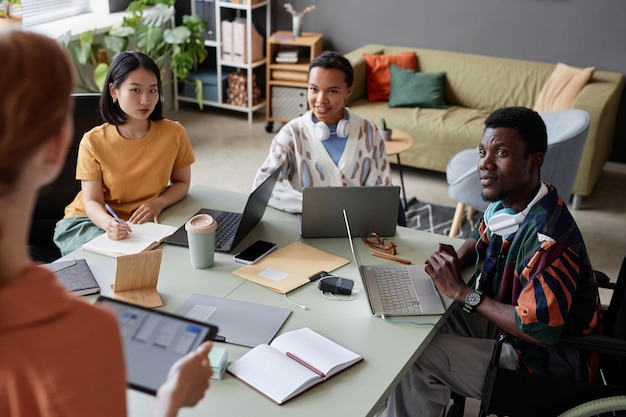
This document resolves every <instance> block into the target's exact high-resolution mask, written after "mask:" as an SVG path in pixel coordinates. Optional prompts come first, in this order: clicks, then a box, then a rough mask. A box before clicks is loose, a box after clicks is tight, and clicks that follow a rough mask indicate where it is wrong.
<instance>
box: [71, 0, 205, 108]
mask: <svg viewBox="0 0 626 417" xmlns="http://www.w3.org/2000/svg"><path fill="white" fill-rule="evenodd" d="M174 3H175V0H134V1H133V2H131V3H130V4H129V5H128V8H127V9H126V12H127V13H128V14H127V16H126V17H124V20H123V22H122V23H121V24H120V25H117V26H114V27H113V28H111V30H109V31H108V33H106V34H105V35H104V36H102V43H100V42H95V40H94V35H95V34H94V32H93V31H91V32H84V33H82V34H81V35H80V37H79V40H78V43H77V44H76V45H74V47H73V48H72V49H71V53H72V55H73V57H74V59H75V61H76V63H77V65H78V66H88V67H92V68H93V80H88V79H87V78H86V77H85V76H84V75H83V76H81V75H80V72H81V71H78V72H79V80H80V83H81V85H80V87H81V88H82V89H84V90H86V91H97V92H100V91H102V88H103V84H104V79H105V77H106V73H107V71H108V69H109V64H110V57H111V56H113V55H115V54H116V53H119V52H122V51H127V50H131V49H132V50H136V51H140V52H143V53H145V54H146V55H148V56H149V57H150V58H152V59H153V60H154V61H155V62H156V64H157V65H158V66H159V68H161V71H162V74H161V78H162V79H163V81H164V82H166V81H167V80H168V79H169V77H168V73H167V71H170V70H171V71H172V73H173V74H174V76H176V77H177V78H178V79H180V80H184V79H185V77H187V75H188V74H189V72H190V71H191V70H192V69H193V68H194V66H195V65H196V64H198V63H201V62H202V61H204V59H205V58H206V56H207V52H206V49H205V47H204V38H203V37H202V35H203V33H204V32H205V31H206V27H207V25H206V23H205V22H204V21H203V20H202V19H201V18H200V17H199V16H197V15H192V16H190V15H185V16H183V17H182V24H181V25H179V26H174V25H173V22H174V7H173V6H174ZM148 6H151V7H148ZM168 26H172V27H168ZM69 42H70V34H66V35H65V36H64V38H63V39H61V43H62V44H64V45H66V47H68V46H69ZM197 84H200V85H199V86H198V85H197ZM196 92H197V95H198V93H199V94H200V97H201V94H202V84H201V83H200V82H197V83H196ZM199 103H200V104H201V100H200V99H199Z"/></svg>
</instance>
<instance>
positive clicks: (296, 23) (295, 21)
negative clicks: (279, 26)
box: [291, 16, 302, 38]
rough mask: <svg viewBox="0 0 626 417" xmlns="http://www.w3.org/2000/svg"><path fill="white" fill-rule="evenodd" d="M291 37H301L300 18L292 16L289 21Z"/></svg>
mask: <svg viewBox="0 0 626 417" xmlns="http://www.w3.org/2000/svg"><path fill="white" fill-rule="evenodd" d="M291 24H292V30H293V36H294V37H295V38H297V37H298V36H302V16H293V17H292V19H291Z"/></svg>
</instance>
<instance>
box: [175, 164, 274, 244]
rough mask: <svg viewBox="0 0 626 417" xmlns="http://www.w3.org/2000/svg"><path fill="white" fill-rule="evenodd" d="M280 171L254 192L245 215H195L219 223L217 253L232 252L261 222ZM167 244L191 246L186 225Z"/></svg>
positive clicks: (213, 212)
mask: <svg viewBox="0 0 626 417" xmlns="http://www.w3.org/2000/svg"><path fill="white" fill-rule="evenodd" d="M279 171H280V168H278V169H276V170H275V171H274V172H273V173H272V175H270V176H269V177H267V178H266V179H265V181H263V183H261V184H260V185H259V186H258V187H257V188H256V189H255V190H254V191H252V193H251V194H250V196H249V197H248V201H247V203H246V207H245V208H244V210H243V213H237V212H232V211H225V210H213V209H208V208H202V209H200V210H198V211H197V212H196V213H195V214H194V216H195V215H196V214H209V215H210V216H211V217H213V218H214V219H215V221H216V222H217V230H216V231H215V250H216V251H217V252H230V251H231V250H232V249H233V248H234V247H235V246H237V244H239V242H241V240H242V239H243V238H244V237H246V236H247V235H248V233H250V231H252V229H253V228H254V226H256V225H257V224H258V223H259V221H261V218H262V217H263V214H264V213H265V209H266V208H267V203H268V202H269V200H270V197H271V195H272V191H273V190H274V185H275V184H276V179H277V178H278V173H279ZM192 217H193V216H192ZM185 223H186V222H185ZM165 242H166V243H170V244H172V245H180V246H189V243H188V242H187V231H186V230H185V225H184V224H183V225H182V226H180V227H179V228H178V230H176V231H175V232H174V234H172V235H170V236H169V237H168V238H167V239H165Z"/></svg>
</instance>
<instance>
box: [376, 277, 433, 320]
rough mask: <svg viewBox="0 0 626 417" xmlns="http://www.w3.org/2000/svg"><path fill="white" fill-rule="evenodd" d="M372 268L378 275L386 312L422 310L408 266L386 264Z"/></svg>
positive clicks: (416, 311)
mask: <svg viewBox="0 0 626 417" xmlns="http://www.w3.org/2000/svg"><path fill="white" fill-rule="evenodd" d="M370 268H372V272H373V273H374V276H375V277H376V283H377V285H378V290H379V292H380V298H381V300H382V304H383V311H384V312H385V314H390V315H391V314H407V313H408V314H411V313H415V314H419V313H421V312H422V308H421V307H420V303H419V301H418V299H417V294H416V293H415V288H414V287H413V283H412V282H411V276H410V274H409V270H408V268H402V267H399V268H398V267H394V266H385V265H375V266H370Z"/></svg>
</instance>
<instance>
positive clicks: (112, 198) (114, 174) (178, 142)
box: [65, 119, 195, 220]
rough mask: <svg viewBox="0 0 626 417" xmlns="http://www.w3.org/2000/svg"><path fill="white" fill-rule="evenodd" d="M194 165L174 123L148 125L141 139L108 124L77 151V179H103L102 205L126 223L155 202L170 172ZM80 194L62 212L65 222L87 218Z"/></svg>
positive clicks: (91, 133) (87, 135)
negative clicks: (129, 136) (127, 135)
mask: <svg viewBox="0 0 626 417" xmlns="http://www.w3.org/2000/svg"><path fill="white" fill-rule="evenodd" d="M194 161H195V156H194V154H193V150H192V149H191V142H190V141H189V137H188V136H187V132H186V131H185V128H184V127H183V126H182V125H181V124H180V123H178V122H175V121H172V120H167V119H163V120H158V121H156V122H155V121H151V122H150V131H149V132H148V134H147V135H146V136H145V137H143V138H141V139H133V140H129V139H125V138H124V137H122V136H121V135H120V134H119V133H118V131H117V128H116V126H114V125H111V124H109V123H104V124H103V125H100V126H97V127H95V128H93V129H91V130H90V131H89V132H87V133H85V135H84V136H83V139H82V140H81V142H80V148H79V150H78V161H77V163H76V179H77V180H102V191H103V192H104V201H105V202H107V203H109V204H110V205H111V207H112V208H113V210H115V212H116V213H117V214H118V215H119V216H120V217H121V218H122V219H124V220H128V218H129V217H130V215H131V214H132V212H133V211H134V210H136V209H137V208H138V207H139V206H140V205H141V204H143V203H145V202H147V201H150V200H153V199H154V198H156V197H158V196H159V195H160V194H161V193H162V192H163V191H165V189H166V188H167V186H168V185H169V183H170V177H171V175H172V170H174V169H178V168H182V167H186V166H188V165H191V164H192V163H193V162H194ZM86 215H87V213H86V212H85V204H84V202H83V193H82V191H80V192H79V193H78V194H77V195H76V198H74V201H72V202H71V203H70V204H69V205H68V206H67V207H66V208H65V218H68V217H76V216H86Z"/></svg>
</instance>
